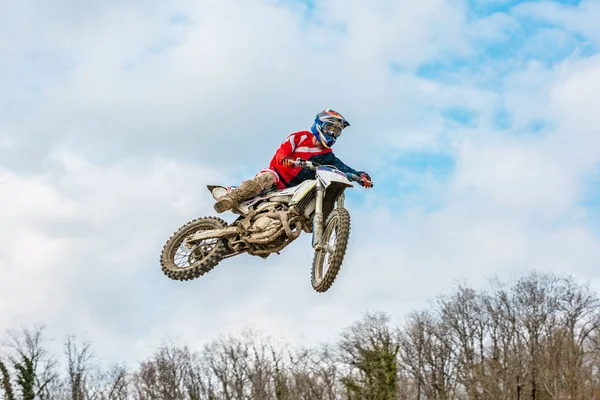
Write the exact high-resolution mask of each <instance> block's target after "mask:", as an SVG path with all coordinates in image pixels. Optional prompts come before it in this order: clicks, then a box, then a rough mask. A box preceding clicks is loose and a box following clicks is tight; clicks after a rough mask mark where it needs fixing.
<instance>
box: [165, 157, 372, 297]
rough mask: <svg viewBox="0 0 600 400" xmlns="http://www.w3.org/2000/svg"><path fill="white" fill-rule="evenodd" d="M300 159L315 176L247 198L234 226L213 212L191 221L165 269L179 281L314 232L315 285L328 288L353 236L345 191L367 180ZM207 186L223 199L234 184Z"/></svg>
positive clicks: (173, 244) (172, 242) (170, 248)
mask: <svg viewBox="0 0 600 400" xmlns="http://www.w3.org/2000/svg"><path fill="white" fill-rule="evenodd" d="M294 163H295V165H297V166H301V167H303V168H310V169H312V170H314V171H315V179H310V180H306V181H304V182H302V183H300V184H299V185H297V186H293V187H289V188H285V189H281V190H274V191H270V192H267V193H264V194H260V195H257V196H255V197H253V198H251V199H249V200H246V201H243V202H241V203H240V204H239V205H238V206H236V207H234V208H233V209H232V210H231V211H232V212H234V213H235V214H238V215H239V217H238V218H237V219H236V220H235V221H233V222H232V223H230V224H228V223H227V222H225V221H224V220H223V219H221V218H218V217H212V216H209V217H201V218H197V219H194V220H192V221H190V222H188V223H186V224H185V225H183V226H182V227H181V228H179V229H178V230H177V232H175V233H174V234H173V235H172V236H171V237H170V238H169V240H168V241H167V242H166V243H165V245H164V247H163V249H162V252H161V256H160V265H161V268H162V271H163V273H164V274H165V275H166V276H168V277H169V278H171V279H173V280H179V281H187V280H192V279H196V278H198V277H200V276H202V275H204V274H205V273H207V272H209V271H210V270H211V269H213V268H214V267H215V266H216V265H217V264H219V263H220V262H221V261H222V260H224V259H226V258H230V257H234V256H237V255H239V254H242V253H247V254H250V255H252V256H259V257H262V258H267V257H268V256H269V255H271V254H273V253H277V254H280V251H281V250H282V249H284V248H285V247H286V246H288V245H289V244H290V243H291V242H293V241H294V240H295V239H297V238H298V237H299V236H300V233H301V232H302V231H304V232H306V233H312V247H313V249H314V251H315V254H314V257H313V262H312V270H311V281H312V287H313V289H314V290H315V291H317V292H325V291H327V290H328V289H329V288H330V287H331V285H332V283H333V281H334V280H335V278H336V276H337V275H338V272H339V270H340V268H341V265H342V261H343V259H344V255H345V253H346V247H347V245H348V237H349V235H350V213H349V212H348V210H347V209H346V208H344V199H345V196H344V191H345V190H346V189H347V188H349V187H353V184H352V182H351V181H355V182H361V177H359V176H358V175H355V174H350V173H348V174H347V173H344V172H342V171H340V170H339V169H337V168H335V167H333V166H329V165H320V164H317V163H314V162H311V161H307V160H302V159H298V160H295V162H294ZM207 188H208V190H209V191H210V192H211V194H212V196H213V198H214V199H215V200H218V199H219V198H220V197H221V196H223V195H225V194H227V193H228V192H229V191H231V190H232V189H233V188H234V187H225V186H217V185H207ZM326 260H327V262H326ZM180 264H183V265H180ZM326 265H327V267H328V268H327V269H325V268H324V267H325V266H326Z"/></svg>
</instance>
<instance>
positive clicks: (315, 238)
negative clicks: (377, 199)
mask: <svg viewBox="0 0 600 400" xmlns="http://www.w3.org/2000/svg"><path fill="white" fill-rule="evenodd" d="M324 195H325V188H324V187H323V185H322V184H321V182H320V181H317V197H316V204H315V217H314V219H313V235H312V247H313V249H315V250H317V251H319V250H321V249H322V248H323V244H322V243H321V241H322V240H323V231H324V228H325V227H324V226H323V197H324ZM344 198H345V196H344V193H342V194H341V195H340V197H338V199H337V207H338V208H340V207H344Z"/></svg>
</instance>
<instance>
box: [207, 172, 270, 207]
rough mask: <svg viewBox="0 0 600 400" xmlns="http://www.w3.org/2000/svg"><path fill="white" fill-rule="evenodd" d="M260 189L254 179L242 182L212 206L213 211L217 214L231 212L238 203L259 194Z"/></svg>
mask: <svg viewBox="0 0 600 400" xmlns="http://www.w3.org/2000/svg"><path fill="white" fill-rule="evenodd" d="M261 190H262V187H261V186H260V185H259V184H258V182H256V181H255V180H254V179H250V180H248V181H244V182H242V183H241V184H240V186H239V187H237V188H235V189H233V190H232V191H231V192H230V193H228V194H226V195H225V196H223V197H221V198H220V199H219V200H218V201H217V202H216V203H215V205H214V208H215V211H216V212H218V213H219V214H220V213H222V212H225V211H227V210H231V209H232V208H233V207H235V206H236V205H238V204H239V203H240V202H242V201H244V200H247V199H250V198H252V197H254V196H256V195H257V194H259V193H260V191H261Z"/></svg>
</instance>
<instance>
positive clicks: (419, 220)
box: [0, 0, 600, 361]
mask: <svg viewBox="0 0 600 400" xmlns="http://www.w3.org/2000/svg"><path fill="white" fill-rule="evenodd" d="M342 3H343V4H342ZM15 4H16V3H15ZM102 4H103V5H100V3H90V5H88V6H86V7H84V6H81V4H80V3H76V2H70V1H64V2H61V3H60V4H58V5H56V4H55V3H53V7H51V9H47V8H40V9H37V8H36V9H34V8H33V7H32V6H31V4H29V5H28V3H25V2H22V3H19V5H12V7H16V8H18V10H19V11H18V13H17V15H18V16H19V17H17V18H16V19H14V20H11V21H9V20H7V19H6V15H4V17H2V16H0V18H4V19H3V20H2V22H6V24H5V25H4V28H3V29H5V30H6V31H7V32H9V33H10V34H12V35H14V36H15V37H18V38H19V39H20V41H21V44H22V46H21V47H17V46H8V45H7V43H8V42H0V52H2V53H1V54H0V56H2V58H3V59H4V58H6V59H7V60H9V61H8V62H7V63H6V64H5V65H4V66H3V67H2V68H4V70H3V71H8V72H10V73H14V72H15V71H19V70H20V69H21V67H22V66H24V65H31V63H30V62H28V61H27V60H26V59H25V58H24V54H26V53H27V52H28V51H32V52H35V51H41V53H42V54H45V55H46V56H44V57H41V61H40V63H39V64H35V63H34V64H35V65H37V67H36V68H34V69H33V72H32V73H30V74H25V75H14V76H18V77H20V78H19V79H15V80H10V79H6V80H3V81H0V88H1V87H6V88H10V91H9V92H7V93H10V95H7V96H8V97H10V96H12V95H14V97H15V98H16V99H18V102H17V103H15V104H18V107H17V109H18V110H19V111H18V112H16V113H15V114H14V115H13V114H10V113H6V115H3V117H2V118H3V121H2V127H3V131H2V132H0V135H1V136H0V137H2V138H3V139H2V140H3V141H0V143H9V144H10V146H2V145H1V144H0V150H1V151H2V152H3V153H2V154H7V155H11V157H7V158H6V159H3V160H2V161H0V162H1V163H2V164H0V165H2V169H1V170H0V171H2V172H1V173H0V198H2V199H3V200H4V201H5V202H6V203H4V204H3V207H2V208H0V225H2V226H3V228H4V229H3V230H2V232H1V233H0V238H1V239H2V241H1V242H0V263H1V264H0V271H1V273H2V279H1V280H0V293H2V297H1V300H2V303H0V328H2V329H3V328H6V327H12V326H14V325H15V324H17V323H21V322H46V323H48V324H49V325H50V326H51V327H53V328H52V329H54V331H53V332H54V333H55V334H56V335H62V334H64V333H67V332H68V333H70V332H75V333H78V334H81V335H86V336H88V337H90V338H92V339H94V340H95V341H96V345H97V346H98V347H99V350H100V352H101V353H103V355H105V356H107V357H108V358H113V359H116V360H119V359H122V358H125V359H127V360H129V361H132V360H134V359H135V358H136V357H139V356H143V355H144V354H145V353H146V352H148V351H151V350H152V345H153V344H155V343H157V342H158V341H160V340H162V339H163V338H164V337H165V336H167V335H170V336H178V335H179V336H182V337H183V338H185V339H186V340H187V341H190V342H198V341H201V340H203V339H207V338H209V337H211V336H212V335H214V334H216V333H218V332H223V331H225V330H227V329H239V328H241V327H243V326H245V325H247V324H254V325H255V326H258V327H259V328H262V329H263V330H271V331H274V332H276V333H281V334H282V335H285V336H287V337H290V338H292V339H293V338H294V337H297V338H298V339H299V340H300V339H301V338H304V339H305V340H307V341H314V340H318V339H322V338H324V337H326V336H331V335H332V334H334V333H336V332H337V331H338V330H339V329H341V328H342V327H343V326H345V325H347V324H348V323H350V322H352V321H353V320H354V319H356V318H358V317H359V316H360V315H361V314H362V313H363V311H364V310H365V309H374V308H380V309H384V310H385V311H388V312H393V313H394V314H395V316H396V317H398V318H400V317H401V316H402V315H403V313H404V312H405V311H408V310H410V309H411V308H413V307H416V306H419V305H422V304H424V302H425V300H426V299H427V298H429V297H431V296H433V295H434V294H436V293H438V292H439V291H441V290H444V289H447V288H448V287H449V286H450V285H451V284H452V282H453V281H454V280H460V279H468V280H470V282H473V283H474V284H479V283H482V282H483V281H484V280H485V279H486V278H487V277H489V276H490V275H491V274H495V273H498V274H504V275H506V274H509V273H511V272H513V271H522V270H523V269H525V268H529V267H537V268H541V269H546V270H551V271H556V272H560V273H575V274H576V275H577V276H578V277H580V278H589V279H597V272H596V271H595V269H594V262H595V260H597V259H598V256H599V255H600V254H598V250H597V249H598V248H600V247H599V246H598V244H599V243H598V237H597V236H596V235H595V234H594V233H593V231H592V229H591V227H590V224H589V222H588V221H586V220H585V211H584V210H582V209H581V208H580V207H578V201H579V196H580V194H581V190H582V188H583V187H582V182H581V178H582V176H583V175H584V174H586V173H587V172H588V171H589V170H590V168H592V167H593V166H594V165H597V163H598V162H599V161H600V159H599V157H598V155H597V151H595V149H597V148H599V147H600V142H599V141H600V139H599V138H600V135H598V132H597V128H596V127H597V126H600V124H599V123H598V122H600V121H598V117H597V113H595V112H594V110H593V109H592V107H593V104H594V99H595V97H594V96H595V93H598V92H599V91H600V88H598V82H600V80H599V79H598V73H599V71H600V59H598V58H597V57H592V58H589V59H586V60H580V59H577V58H576V57H575V56H574V57H573V59H572V60H570V61H566V62H563V63H561V64H560V65H557V66H556V67H554V69H548V68H547V67H545V66H544V65H542V64H540V63H530V64H528V65H526V66H525V67H524V68H521V69H517V70H516V71H515V72H512V73H510V74H508V75H506V76H502V77H500V76H499V74H498V70H502V71H504V70H505V69H504V67H505V64H503V63H511V62H513V60H512V59H510V58H508V59H507V60H499V61H498V64H494V63H492V64H490V65H488V66H487V67H482V68H481V69H480V70H477V71H475V72H473V73H471V72H469V74H467V73H465V72H464V71H462V72H459V73H457V74H455V75H454V78H455V79H453V80H452V81H451V82H446V83H441V82H436V81H435V80H429V79H423V78H417V77H415V76H414V75H413V74H412V71H413V70H414V69H415V68H417V67H418V66H419V65H421V64H422V63H424V62H427V61H435V60H437V59H439V58H443V59H446V60H452V57H451V56H452V55H457V54H458V55H461V56H464V57H468V56H470V55H471V56H475V55H476V53H474V51H475V49H476V48H479V47H476V46H485V43H486V42H487V41H495V40H503V39H504V38H505V37H506V36H505V35H506V32H507V31H510V30H511V29H513V28H514V27H515V24H517V23H518V22H517V20H515V19H513V18H512V17H509V16H507V15H504V14H496V15H492V16H490V17H487V18H485V19H484V20H481V21H478V22H475V23H474V24H472V25H468V24H467V22H466V18H465V7H466V5H465V4H464V3H463V2H456V3H454V2H442V1H439V0H428V1H426V2H421V3H411V4H409V3H398V2H392V1H383V0H382V1H377V2H372V4H371V3H370V5H369V6H368V7H367V6H366V5H365V4H366V3H362V2H358V1H352V2H340V1H338V0H328V1H326V2H322V3H320V4H319V5H317V8H316V10H314V11H313V17H309V18H308V20H307V21H308V22H307V21H304V20H303V17H302V16H301V12H304V9H302V7H301V6H300V5H295V6H289V7H288V6H283V5H278V6H276V5H274V4H271V3H265V2H241V1H237V2H236V1H233V0H228V1H202V2H199V3H193V2H184V1H182V2H177V3H170V5H168V6H167V5H165V3H160V2H152V3H150V4H148V5H147V6H145V8H143V9H142V8H139V9H138V8H134V7H130V6H124V5H119V4H116V3H115V4H111V3H110V2H109V3H102ZM542 6H543V5H540V7H542ZM590 6H591V3H590ZM61 7H62V8H61ZM88 7H90V8H88ZM531 7H533V6H531ZM543 7H545V6H543ZM582 7H583V6H582ZM59 8H60V9H61V10H63V11H64V12H59V11H58V9H59ZM518 10H520V11H518V12H522V13H525V12H528V9H527V8H524V7H523V8H519V9H518ZM529 10H534V9H533V8H529ZM536 10H537V9H536ZM46 11H48V13H47V14H44V13H45V12H46ZM175 12H176V13H178V14H182V15H183V14H185V15H186V16H187V17H188V18H189V21H190V22H189V23H184V24H175V25H169V23H168V21H169V18H170V15H171V13H175ZM536 12H537V11H536ZM517 15H518V14H517ZM560 15H561V16H564V15H566V14H560ZM577 15H578V16H581V15H582V14H581V13H579V14H577ZM42 17H43V18H42ZM25 18H27V19H31V24H28V25H27V26H28V27H26V25H24V24H20V23H18V21H24V20H25ZM561 18H562V17H561ZM582 18H583V17H582ZM590 26H591V25H590ZM40 32H45V33H46V34H45V35H44V36H43V37H40V36H39V33H40ZM1 37H5V36H3V35H0V40H1ZM36 39H40V41H37V40H36ZM169 46H170V47H169ZM159 48H160V50H157V49H159ZM152 49H153V50H152ZM57 59H58V60H59V61H56V60H57ZM52 60H54V62H52ZM392 62H394V63H396V64H398V66H399V67H400V71H401V72H393V71H391V70H390V63H392ZM64 65H69V67H68V68H63V67H60V66H64ZM517 66H518V64H517V63H515V66H514V68H517ZM50 67H53V68H58V70H51V69H50ZM34 73H35V74H34ZM37 73H39V74H37ZM36 74H37V75H36ZM5 76H11V77H12V76H13V75H5ZM23 76H25V77H26V78H27V79H31V81H35V82H37V84H38V85H39V86H38V87H37V89H36V90H33V91H32V90H30V87H29V86H28V85H27V84H26V83H27V82H26V81H27V79H25V80H21V78H22V77H23ZM495 76H498V79H501V81H498V83H499V85H498V86H499V88H496V89H494V90H492V89H486V88H485V87H482V86H481V85H480V82H481V81H482V80H485V79H492V78H494V77H495ZM11 79H12V78H11ZM28 82H30V81H28ZM5 95H6V94H5ZM499 103H502V104H504V105H505V106H506V108H507V110H508V111H509V112H510V113H511V119H512V121H513V123H514V125H513V126H514V128H513V129H512V130H509V131H502V132H497V131H494V130H493V127H492V125H491V123H490V121H491V118H492V116H493V110H494V107H495V106H496V105H498V104H499ZM324 106H330V107H334V108H337V109H339V111H341V112H342V113H343V114H344V115H346V116H347V117H348V118H349V119H350V120H351V123H352V127H351V128H350V129H349V130H348V131H347V132H348V134H345V135H344V140H341V141H340V142H339V145H336V147H337V153H338V155H339V156H340V157H341V158H343V159H344V160H346V161H348V163H350V164H351V165H353V166H356V167H357V168H366V169H368V170H369V171H370V172H373V173H372V175H373V177H374V179H375V184H376V186H375V188H374V189H373V190H371V191H364V190H363V189H361V188H359V187H357V188H356V189H354V190H353V191H352V192H351V193H349V198H348V204H349V207H350V209H351V213H352V218H353V219H352V221H353V228H352V236H351V244H350V246H351V247H350V249H349V253H348V256H347V258H346V261H345V263H344V267H343V269H342V272H341V274H340V276H339V278H338V280H337V281H336V282H335V284H334V287H333V288H332V289H331V291H330V292H328V293H325V294H316V293H314V292H313V291H312V288H311V287H310V281H309V273H310V263H311V260H312V252H311V249H310V246H309V237H308V236H305V237H303V238H301V239H300V240H299V241H298V242H297V243H295V244H294V245H292V246H291V247H290V248H288V249H286V250H285V251H284V253H283V254H282V255H280V256H276V255H275V256H273V257H272V258H269V259H268V260H261V259H256V258H253V257H250V256H246V255H244V256H241V257H238V258H234V259H231V260H226V261H224V262H223V264H221V265H219V266H218V267H217V268H216V269H215V270H214V271H211V273H209V274H207V275H206V276H204V277H202V278H201V279H199V280H197V281H192V282H187V283H184V282H173V281H170V280H168V278H166V277H164V276H163V275H162V272H161V271H160V268H159V265H158V256H159V253H160V249H161V248H162V245H163V244H164V242H165V240H166V239H167V238H168V237H169V235H170V234H171V233H172V232H173V231H174V230H175V229H177V228H178V227H179V226H180V225H181V224H182V223H184V222H186V221H187V220H189V219H192V218H194V217H196V216H201V215H206V214H214V211H213V209H212V198H211V197H210V195H209V193H208V191H206V189H205V185H206V184H207V183H215V182H216V183H226V184H235V183H237V181H238V180H239V179H242V177H243V178H246V177H248V176H250V175H252V174H254V173H255V172H256V170H258V169H259V168H262V167H264V166H265V165H266V163H268V161H269V159H270V157H271V155H272V152H273V151H274V150H275V149H276V147H277V146H278V145H279V143H280V142H281V141H282V140H283V138H284V137H285V135H287V133H288V132H289V131H292V130H294V129H304V128H308V126H309V124H310V121H311V120H312V118H313V117H312V116H313V115H314V113H315V112H316V111H318V110H319V109H320V108H321V107H324ZM448 107H465V108H469V109H472V110H474V111H475V112H476V113H478V117H477V119H476V120H477V125H476V126H475V127H456V126H455V125H450V124H449V123H448V121H446V120H445V119H444V118H443V117H442V115H441V114H440V110H443V109H445V108H448ZM532 119H544V120H550V121H551V123H552V126H553V129H555V130H551V131H549V132H543V133H540V134H538V135H533V136H528V135H522V134H516V133H518V132H519V131H520V130H521V129H522V128H523V126H525V125H526V124H528V123H529V122H531V120H532ZM4 127H6V128H4ZM404 150H413V151H420V150H438V151H443V152H448V153H450V154H452V155H453V156H454V157H455V158H456V162H457V168H456V171H454V172H453V173H452V174H451V175H450V176H449V177H446V179H445V180H443V181H436V180H434V179H433V178H432V177H431V176H427V177H425V178H423V177H418V178H419V179H418V182H420V183H421V189H420V190H421V191H422V193H420V194H419V196H415V198H414V199H421V198H429V199H431V201H433V202H435V203H439V204H442V205H443V207H442V208H441V209H440V210H438V211H436V212H434V213H432V212H429V213H428V212H425V211H423V207H421V205H420V204H415V203H414V201H413V202H408V204H409V207H408V208H406V209H395V208H393V207H391V206H390V204H397V201H396V200H397V199H394V198H393V197H391V196H390V194H389V190H390V189H391V186H392V183H390V185H389V186H390V187H386V185H385V184H384V185H382V184H381V183H382V182H381V181H378V178H379V177H383V176H386V179H389V178H388V175H387V174H388V172H387V171H386V170H385V168H386V166H388V165H389V164H392V165H391V170H392V172H393V171H394V168H397V167H394V166H393V163H394V161H395V157H401V156H402V153H401V152H402V151H404ZM401 172H405V173H404V174H402V175H399V176H409V177H414V173H411V172H410V171H409V172H406V171H401ZM399 174H400V173H399ZM411 179H412V178H411ZM415 181H417V180H416V179H415ZM393 184H396V183H393ZM358 194H360V198H361V200H362V201H364V203H361V204H358V203H359V202H358V201H357V199H358V196H357V195H358ZM404 195H405V193H400V194H399V196H404ZM226 218H229V219H231V216H228V217H226Z"/></svg>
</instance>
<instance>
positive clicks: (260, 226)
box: [247, 214, 283, 242]
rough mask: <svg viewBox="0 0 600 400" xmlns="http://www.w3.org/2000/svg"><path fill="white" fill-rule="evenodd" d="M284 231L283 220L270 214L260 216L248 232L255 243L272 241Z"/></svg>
mask: <svg viewBox="0 0 600 400" xmlns="http://www.w3.org/2000/svg"><path fill="white" fill-rule="evenodd" d="M282 229H283V224H282V223H281V219H280V218H278V217H275V216H271V215H269V214H263V215H259V216H258V218H256V220H254V221H253V222H252V225H251V226H250V228H249V229H248V231H247V235H248V236H250V238H251V240H252V241H253V242H254V241H262V240H266V241H270V240H273V239H274V238H273V236H274V235H276V234H278V233H279V231H281V230H282Z"/></svg>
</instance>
